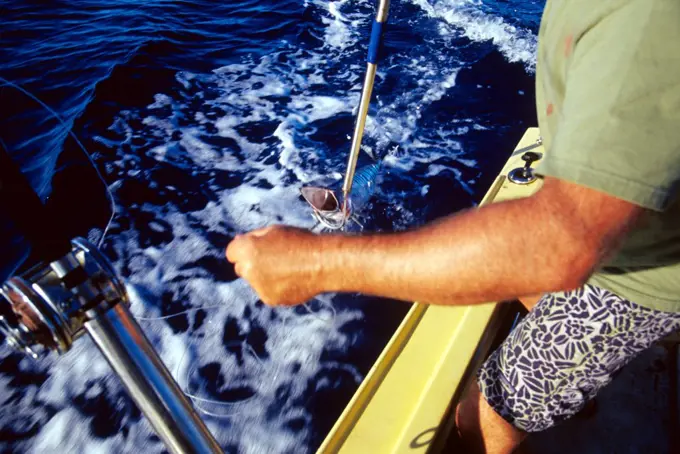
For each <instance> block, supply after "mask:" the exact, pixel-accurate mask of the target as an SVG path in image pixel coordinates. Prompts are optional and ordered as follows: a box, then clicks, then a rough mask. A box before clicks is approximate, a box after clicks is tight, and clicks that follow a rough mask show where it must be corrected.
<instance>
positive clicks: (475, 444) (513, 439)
mask: <svg viewBox="0 0 680 454" xmlns="http://www.w3.org/2000/svg"><path fill="white" fill-rule="evenodd" d="M456 427H458V434H459V436H460V439H461V441H462V443H463V446H464V447H465V452H466V453H469V454H476V453H493V454H505V453H511V452H513V451H514V450H515V448H516V447H517V446H518V445H519V444H520V443H521V442H522V440H523V439H524V438H526V433H525V432H522V431H521V430H519V429H517V428H515V427H514V426H513V425H512V424H510V423H509V422H507V421H506V420H505V419H503V418H502V417H501V416H500V415H499V414H498V413H496V411H495V410H494V409H493V408H491V406H490V405H489V404H488V403H487V402H486V399H484V396H482V393H481V392H480V391H479V385H478V384H477V382H476V381H474V382H473V383H472V384H471V385H470V387H469V388H468V389H467V391H466V392H465V396H464V397H463V400H462V401H461V403H460V404H459V405H458V407H457V408H456Z"/></svg>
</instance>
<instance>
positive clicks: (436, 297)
mask: <svg viewBox="0 0 680 454" xmlns="http://www.w3.org/2000/svg"><path fill="white" fill-rule="evenodd" d="M643 211H644V210H643V209H642V208H640V207H639V206H636V205H634V204H631V203H629V202H626V201H624V200H621V199H617V198H615V197H612V196H609V195H607V194H604V193H601V192H598V191H595V190H592V189H588V188H586V187H582V186H579V185H575V184H572V183H568V182H564V181H561V180H556V179H551V178H548V177H546V179H545V181H544V184H543V187H542V188H541V189H540V190H539V191H538V192H537V193H536V194H535V195H533V196H532V197H530V198H528V199H521V200H513V201H509V202H503V203H498V204H494V205H491V206H488V207H484V208H481V209H475V210H469V211H467V212H464V213H460V214H458V215H455V216H451V217H449V218H447V219H444V220H442V221H439V222H436V223H434V224H431V225H429V226H426V227H423V228H421V229H418V230H414V231H411V232H405V233H397V234H386V235H362V236H344V235H313V234H311V233H309V232H307V231H304V230H301V229H295V228H290V227H284V226H270V227H267V228H263V229H259V230H256V231H253V232H250V233H248V234H245V235H239V236H237V237H235V238H234V240H233V241H232V242H231V243H230V244H229V246H228V247H227V250H226V255H227V259H228V260H229V261H230V262H232V263H234V269H235V271H236V274H237V275H239V276H241V277H243V278H244V279H246V280H247V281H248V282H249V283H250V284H251V285H252V286H253V288H254V289H255V290H256V291H257V292H258V294H259V295H260V297H261V298H262V301H264V302H265V303H267V304H272V305H294V304H300V303H302V302H304V301H307V300H309V299H310V298H312V297H313V296H315V295H317V294H318V293H321V292H330V291H341V292H362V293H366V294H372V295H379V296H387V297H392V298H397V299H403V300H411V301H413V300H416V301H420V302H428V303H438V304H474V303H481V302H485V301H498V300H505V299H510V298H517V297H525V296H527V295H536V294H540V293H543V292H550V291H557V290H566V289H570V288H575V287H578V286H579V285H581V284H582V283H584V282H585V281H586V279H587V278H588V277H589V276H590V274H591V273H592V271H593V270H594V269H595V267H596V266H597V265H598V264H599V263H600V262H601V260H602V259H603V258H604V257H605V256H607V255H608V254H610V253H612V251H614V250H615V249H616V247H617V245H618V244H619V243H620V241H621V240H622V239H623V238H624V237H625V234H626V233H627V231H628V230H629V229H630V228H631V227H632V226H633V225H634V223H635V222H636V220H637V219H638V218H639V216H640V215H641V214H642V212H643Z"/></svg>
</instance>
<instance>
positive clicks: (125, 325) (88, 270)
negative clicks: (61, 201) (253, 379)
mask: <svg viewBox="0 0 680 454" xmlns="http://www.w3.org/2000/svg"><path fill="white" fill-rule="evenodd" d="M0 294H1V295H2V296H4V300H5V301H6V303H7V304H1V303H2V299H0V313H2V315H1V316H0V331H3V332H4V334H5V337H6V340H7V342H8V344H10V345H11V346H13V347H14V348H16V349H18V350H20V351H22V352H24V353H27V354H30V355H31V356H33V357H34V358H37V357H38V355H39V354H40V353H47V352H50V351H56V352H57V353H59V354H63V353H65V352H67V351H68V350H69V349H70V347H71V345H72V344H73V342H74V341H75V340H76V339H77V338H78V337H80V336H81V335H83V334H84V333H88V334H89V335H90V337H91V338H92V339H93V340H94V342H95V344H96V345H97V347H98V348H99V350H100V351H101V352H102V354H103V355H104V357H105V358H106V359H107V361H108V362H109V364H110V365H111V368H112V369H113V370H114V372H115V373H116V374H117V375H118V376H119V377H120V379H121V381H122V382H123V385H124V386H125V387H126V388H127V390H128V392H129V393H130V396H131V397H132V399H133V400H134V401H135V403H136V404H137V406H138V407H139V408H140V410H141V411H142V412H143V413H144V415H145V416H146V417H147V418H148V419H149V422H150V423H151V425H152V426H153V428H154V429H155V430H156V433H157V434H158V436H159V437H160V438H161V440H163V442H164V443H165V445H166V447H167V448H168V449H169V450H170V451H171V452H173V453H178V454H179V453H200V454H204V453H206V454H213V453H221V452H222V450H221V449H220V447H219V445H218V444H217V442H216V441H215V439H214V438H213V436H212V435H211V434H210V432H209V431H208V428H207V427H206V426H205V424H204V423H203V421H201V419H200V417H199V416H198V414H197V413H196V412H195V410H194V409H193V407H192V406H191V403H190V402H189V400H188V399H187V397H186V395H185V394H184V393H183V392H182V390H181V389H180V387H179V385H178V384H177V383H176V382H175V381H174V379H173V378H172V376H171V375H170V372H168V370H167V368H166V367H165V365H164V364H163V362H162V361H161V359H160V358H159V357H158V354H157V353H156V352H155V350H154V349H153V347H152V346H151V343H150V342H149V341H148V339H147V338H146V336H145V335H144V333H143V332H142V330H141V328H140V327H139V325H138V324H137V322H136V321H135V319H134V317H133V316H132V314H131V313H130V311H129V309H128V306H129V300H128V296H127V293H126V291H125V287H124V286H123V284H122V283H121V282H120V280H119V279H118V277H117V275H116V273H115V271H114V269H113V267H112V266H111V264H110V263H109V261H108V260H107V259H106V258H105V257H104V256H103V255H102V254H101V253H100V252H99V251H98V250H97V248H96V247H95V246H93V245H92V244H90V243H89V242H87V241H86V240H84V239H75V240H73V241H72V250H71V252H69V253H68V254H66V255H64V256H63V257H61V258H59V259H57V260H55V261H53V262H50V263H47V264H40V265H37V266H35V267H34V268H32V269H30V270H29V271H27V272H26V273H24V274H23V275H21V276H16V277H13V278H11V279H9V280H8V281H7V282H6V283H5V284H4V285H3V286H2V287H1V288H0Z"/></svg>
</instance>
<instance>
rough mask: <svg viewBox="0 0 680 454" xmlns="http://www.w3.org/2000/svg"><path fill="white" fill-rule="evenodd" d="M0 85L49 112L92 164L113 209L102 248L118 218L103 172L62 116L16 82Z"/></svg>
mask: <svg viewBox="0 0 680 454" xmlns="http://www.w3.org/2000/svg"><path fill="white" fill-rule="evenodd" d="M0 84H2V85H7V86H8V87H12V88H14V89H15V90H18V91H20V92H21V93H23V94H24V95H26V96H28V97H29V98H30V99H32V100H33V101H35V102H37V103H38V104H39V105H40V106H42V107H43V108H44V109H45V110H47V111H48V112H49V113H50V114H51V115H52V116H53V117H54V118H56V119H57V121H58V122H59V123H61V125H62V126H63V127H64V129H65V130H66V133H67V134H68V135H69V136H71V138H72V139H73V140H74V141H75V142H76V144H77V145H78V147H79V148H80V149H81V150H82V152H83V154H84V155H85V157H86V158H87V160H88V161H89V162H90V164H91V165H92V167H93V168H94V171H95V172H96V173H97V177H98V178H99V180H100V181H101V182H102V184H103V185H104V187H105V188H106V195H107V197H108V199H109V204H110V208H111V217H109V221H108V222H107V223H106V227H105V228H104V231H103V232H102V236H101V238H100V239H99V241H98V242H97V247H98V248H101V247H102V244H103V243H104V238H106V235H107V233H108V232H109V229H110V228H111V224H112V223H113V219H114V218H115V216H116V203H115V201H114V198H113V193H112V192H111V188H109V185H108V184H106V180H104V177H103V176H102V174H101V172H99V169H98V168H97V166H96V164H95V163H94V160H93V159H92V157H91V156H90V154H89V153H88V152H87V150H86V149H85V146H84V145H83V144H82V142H80V140H79V139H78V137H77V136H76V135H75V133H74V132H73V131H72V130H71V128H69V126H68V125H67V124H66V122H65V121H64V119H63V118H61V115H59V114H58V113H57V112H56V111H55V110H54V109H52V108H51V107H50V106H48V105H47V104H45V103H44V102H43V101H41V100H40V99H39V98H38V97H37V96H35V95H34V94H32V93H31V92H29V91H28V90H26V89H25V88H23V87H21V86H20V85H17V84H15V83H14V82H10V81H9V80H7V79H5V78H4V77H0Z"/></svg>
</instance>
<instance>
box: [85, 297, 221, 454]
mask: <svg viewBox="0 0 680 454" xmlns="http://www.w3.org/2000/svg"><path fill="white" fill-rule="evenodd" d="M84 327H85V329H86V330H87V332H88V333H89V334H90V336H91V337H92V339H93V340H94V342H95V343H96V344H97V346H98V347H99V349H100V350H101V352H102V353H103V354H104V356H105V357H106V359H107V361H108V362H109V364H110V365H111V367H112V368H113V370H114V371H115V372H116V374H118V376H119V377H120V379H121V380H122V382H123V384H124V385H125V387H126V388H127V390H128V392H129V393H130V396H131V397H132V398H133V399H134V401H135V402H136V403H137V405H138V406H139V408H140V410H141V411H142V413H144V415H145V416H146V417H147V418H148V419H149V421H150V422H151V425H152V426H153V428H154V429H155V430H156V433H158V435H159V437H160V438H161V439H162V440H163V442H164V443H165V445H166V446H167V447H168V449H169V450H170V451H171V452H173V453H177V454H179V453H197V454H204V453H206V454H207V453H210V454H213V453H221V452H222V450H221V449H220V447H219V445H218V444H217V442H216V441H215V439H214V438H213V437H212V435H211V434H210V432H209V431H208V428H207V427H206V426H205V424H204V423H203V421H201V418H199V416H198V415H197V414H196V412H195V410H194V409H193V407H192V406H191V403H190V402H189V401H188V399H187V397H186V396H185V395H184V393H183V392H182V390H181V389H180V388H179V386H178V385H177V383H176V382H175V381H174V380H173V378H172V376H171V375H170V372H168V369H167V368H166V367H165V365H164V364H163V362H162V361H161V360H160V358H159V357H158V355H157V354H156V352H155V351H154V349H153V348H152V347H151V344H150V343H149V341H148V339H147V338H146V336H145V335H144V333H143V332H142V330H141V329H140V327H139V325H138V324H137V322H136V321H135V320H134V318H133V317H132V314H130V311H129V310H128V308H127V307H126V306H125V305H124V304H116V305H115V306H114V307H112V308H110V309H108V310H107V311H105V312H102V313H100V314H98V315H97V316H95V317H94V318H92V319H91V320H89V321H87V322H85V324H84Z"/></svg>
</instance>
